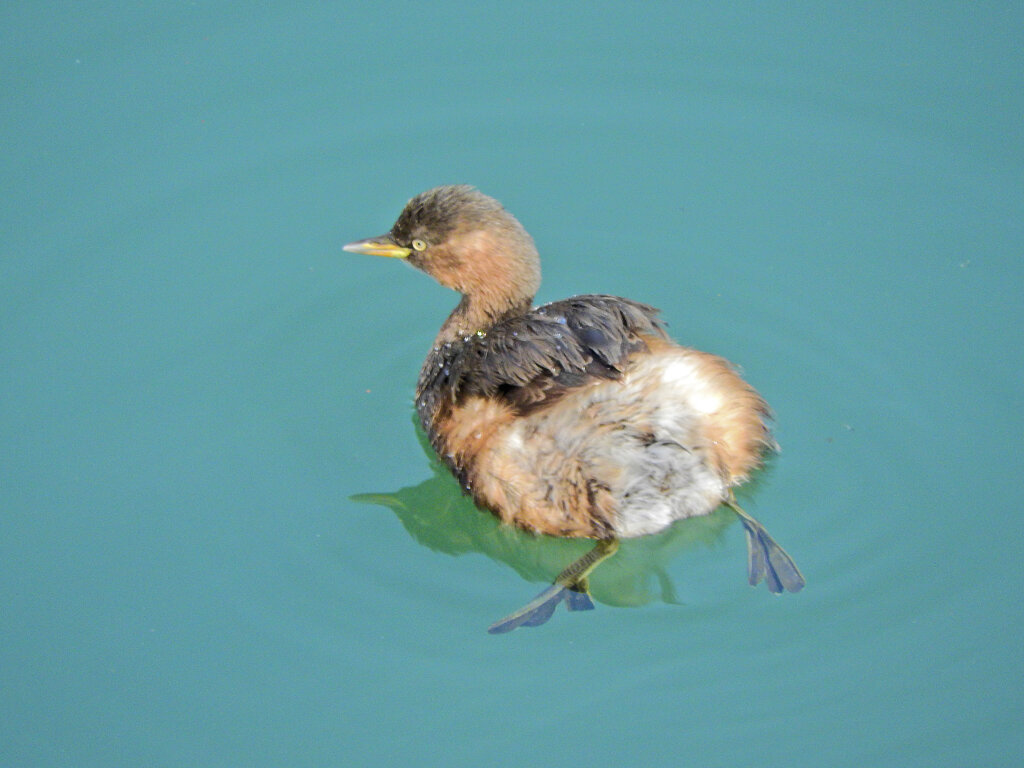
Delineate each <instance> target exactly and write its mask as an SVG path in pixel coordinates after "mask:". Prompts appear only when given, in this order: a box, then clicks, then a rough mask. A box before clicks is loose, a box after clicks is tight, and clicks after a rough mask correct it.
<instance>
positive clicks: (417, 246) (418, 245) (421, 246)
mask: <svg viewBox="0 0 1024 768" xmlns="http://www.w3.org/2000/svg"><path fill="white" fill-rule="evenodd" d="M412 249H413V250H414V251H425V250H427V244H426V243H424V242H423V241H422V240H413V241H412Z"/></svg>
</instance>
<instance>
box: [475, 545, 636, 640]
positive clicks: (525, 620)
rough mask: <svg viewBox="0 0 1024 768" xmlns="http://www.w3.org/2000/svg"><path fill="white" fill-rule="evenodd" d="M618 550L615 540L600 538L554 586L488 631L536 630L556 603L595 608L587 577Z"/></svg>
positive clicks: (570, 607) (573, 607) (575, 608)
mask: <svg viewBox="0 0 1024 768" xmlns="http://www.w3.org/2000/svg"><path fill="white" fill-rule="evenodd" d="M618 549H619V542H618V539H601V540H599V541H598V542H597V544H596V545H595V546H594V548H593V549H592V550H590V551H589V552H587V553H586V554H585V555H583V556H582V557H580V558H579V559H577V560H574V561H573V562H572V563H571V564H570V565H569V566H568V567H567V568H565V569H564V570H563V571H562V572H561V573H560V574H558V576H556V577H555V581H554V583H553V584H552V585H551V586H550V587H548V588H547V589H545V590H544V591H543V592H541V593H540V594H539V595H537V596H536V597H535V598H533V600H531V601H530V602H528V603H527V604H526V605H524V606H523V607H522V608H520V609H519V610H518V611H516V612H515V613H511V614H509V615H508V616H506V617H505V618H503V619H500V620H499V621H496V622H494V623H493V624H492V625H491V626H490V627H488V628H487V631H488V632H489V633H491V634H492V635H500V634H504V633H505V632H511V631H512V630H513V629H517V628H518V627H539V626H540V625H541V624H543V623H545V622H546V621H547V620H548V619H550V618H551V615H552V614H553V613H554V612H555V608H557V607H558V604H559V603H560V602H562V601H563V600H564V601H565V604H566V607H567V608H568V609H569V610H570V611H589V610H591V609H593V607H594V601H593V600H591V599H590V583H589V576H590V574H591V573H593V572H594V569H595V568H597V566H599V565H600V564H601V563H602V562H604V561H605V560H607V559H608V558H609V557H611V556H612V555H614V554H615V553H616V552H617V551H618Z"/></svg>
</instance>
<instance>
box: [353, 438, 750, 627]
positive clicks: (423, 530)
mask: <svg viewBox="0 0 1024 768" xmlns="http://www.w3.org/2000/svg"><path fill="white" fill-rule="evenodd" d="M416 434H417V437H418V439H419V441H420V445H421V447H422V448H423V451H424V454H425V455H426V456H427V457H428V459H429V460H430V469H431V476H430V477H429V478H427V479H426V480H424V481H423V482H421V483H419V484H417V485H414V486H409V487H406V488H401V489H399V490H397V491H393V492H390V493H360V494H356V495H354V496H352V497H351V498H352V500H353V501H357V502H363V503H368V504H376V505H379V506H383V507H387V508H388V509H390V510H391V511H392V512H394V513H395V515H396V516H397V517H398V519H399V521H401V523H402V525H403V526H404V527H405V529H406V531H408V532H409V534H410V535H411V536H412V537H413V538H414V539H415V540H416V541H418V542H419V543H421V544H423V545H424V546H427V547H429V548H430V549H433V550H435V551H438V552H444V553H446V554H449V555H453V556H454V555H461V554H465V553H467V552H479V553H482V554H484V555H487V556H488V557H490V558H491V559H493V560H496V561H499V562H502V563H504V564H505V565H507V566H509V567H510V568H512V569H514V570H515V571H516V572H517V573H518V574H519V575H520V576H522V577H523V578H524V579H525V580H527V581H531V582H547V583H551V582H552V580H553V579H555V578H556V576H558V574H559V573H561V572H562V571H563V569H564V568H566V566H567V565H569V564H570V563H572V562H574V561H576V560H577V559H578V558H581V557H583V556H584V555H585V554H586V553H587V552H588V551H590V550H592V549H593V548H594V542H593V541H589V540H585V539H564V538H555V537H551V536H537V535H534V534H531V533H527V532H525V531H521V530H518V529H516V528H512V527H510V526H507V525H503V524H501V523H500V522H498V520H497V519H496V518H494V517H493V516H492V515H490V514H488V513H487V512H483V511H481V510H479V509H477V508H476V507H475V506H474V504H473V502H472V501H471V500H470V499H469V498H468V497H467V496H465V495H463V494H462V493H461V491H460V488H459V486H458V483H456V481H455V480H454V479H453V478H452V476H451V474H450V472H449V471H448V469H447V467H445V466H444V465H443V464H442V463H441V462H440V460H438V459H437V458H436V456H435V455H434V452H433V451H432V450H431V449H430V446H429V444H428V443H427V441H426V437H425V435H424V434H423V432H422V430H421V429H419V428H418V425H417V430H416ZM735 521H736V515H735V514H734V513H733V512H732V511H731V510H729V509H726V508H719V509H718V510H716V511H715V512H713V513H711V514H710V515H705V516H702V517H696V518H692V519H689V520H681V521H679V522H677V523H676V524H675V525H673V526H671V527H670V528H669V529H668V530H666V531H665V532H664V533H660V534H657V535H653V536H644V537H640V538H635V539H627V540H623V541H621V542H620V543H619V547H618V550H617V552H615V555H614V557H609V558H608V559H607V560H606V561H604V562H603V563H602V564H601V565H600V567H599V568H596V569H595V570H594V571H593V573H592V574H591V575H590V577H589V585H588V586H589V593H590V596H592V597H593V599H594V600H596V601H597V602H599V603H602V604H605V605H612V606H640V605H645V604H647V603H650V602H652V601H656V600H660V601H662V602H666V603H678V602H679V600H678V598H677V596H676V592H675V589H674V587H673V584H672V580H671V578H670V576H669V574H668V571H667V566H668V564H669V563H670V562H671V561H672V560H673V559H674V558H675V557H676V556H677V555H678V554H679V553H680V552H682V551H683V550H686V549H690V548H693V547H696V546H699V545H708V544H711V543H713V542H715V541H717V540H718V539H720V537H721V535H722V532H723V531H724V530H725V528H727V527H728V526H729V525H731V524H733V523H734V522H735ZM546 592H548V590H545V592H542V593H541V595H538V597H537V599H535V600H534V601H532V603H531V604H530V605H535V604H536V606H535V609H534V610H533V611H532V612H530V611H527V608H529V606H527V608H524V609H521V610H520V611H517V612H516V614H513V616H520V618H519V620H518V621H513V622H512V624H511V625H507V624H506V625H502V622H498V623H496V624H495V625H494V626H493V627H492V630H491V631H492V632H502V631H508V630H509V629H514V628H515V627H517V626H536V625H538V624H542V623H544V622H545V621H547V619H548V618H549V617H550V616H551V613H552V612H553V610H554V608H555V607H556V606H557V605H558V603H560V602H562V601H563V600H564V601H565V602H566V604H567V607H568V608H569V609H570V610H581V609H586V608H589V607H592V605H591V604H590V603H589V600H588V599H586V595H577V594H575V593H565V594H563V595H559V596H557V599H551V597H552V596H549V599H548V600H547V601H544V600H542V598H543V596H544V595H545V593H546ZM563 592H564V590H563ZM524 612H526V613H524ZM508 619H512V617H508ZM503 621H506V620H503Z"/></svg>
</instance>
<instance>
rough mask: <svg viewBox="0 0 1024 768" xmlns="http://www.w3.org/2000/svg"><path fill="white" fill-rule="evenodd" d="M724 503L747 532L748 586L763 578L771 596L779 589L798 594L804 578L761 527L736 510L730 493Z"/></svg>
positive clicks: (779, 590)
mask: <svg viewBox="0 0 1024 768" xmlns="http://www.w3.org/2000/svg"><path fill="white" fill-rule="evenodd" d="M725 503H726V505H727V506H728V507H729V508H730V509H732V511H733V512H735V513H736V515H737V516H738V517H739V519H740V522H741V523H743V527H744V529H746V532H747V575H748V577H749V581H750V584H751V586H757V584H758V583H760V581H761V580H762V579H764V581H765V583H766V584H767V585H768V591H769V592H774V593H775V594H779V593H781V592H782V591H783V590H786V591H787V592H799V591H800V590H801V589H803V587H804V577H803V575H802V574H801V573H800V569H799V568H797V567H796V563H794V562H793V558H791V557H790V556H789V555H787V554H786V550H784V549H783V548H782V547H780V546H779V545H778V544H776V543H775V539H773V538H772V537H771V536H769V535H768V531H766V530H765V528H764V526H763V525H761V524H760V523H759V522H757V520H755V519H754V518H752V517H751V516H750V515H748V514H747V513H746V512H744V511H743V509H741V508H740V505H739V504H737V503H736V499H735V498H734V497H733V495H732V493H730V494H729V498H728V499H727V500H726V502H725Z"/></svg>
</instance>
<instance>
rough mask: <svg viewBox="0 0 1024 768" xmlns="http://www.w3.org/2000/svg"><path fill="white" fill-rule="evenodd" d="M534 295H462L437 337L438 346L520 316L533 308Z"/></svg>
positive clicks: (485, 330) (484, 330) (481, 331)
mask: <svg viewBox="0 0 1024 768" xmlns="http://www.w3.org/2000/svg"><path fill="white" fill-rule="evenodd" d="M532 301H533V297H532V296H526V297H515V296H504V297H501V296H474V295H468V296H467V295H465V294H464V295H463V296H462V301H460V302H459V305H458V306H457V307H455V309H454V310H452V313H451V314H450V315H448V319H447V320H445V322H444V325H442V326H441V331H440V332H439V333H438V334H437V340H436V342H435V346H437V345H441V344H444V343H447V342H452V341H458V340H465V339H466V338H468V337H470V336H473V335H475V334H478V333H487V330H488V329H489V328H491V326H493V325H495V324H496V323H498V322H500V321H501V320H502V318H505V317H508V316H510V315H520V314H523V313H525V312H527V311H529V309H530V304H531V302H532Z"/></svg>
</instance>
